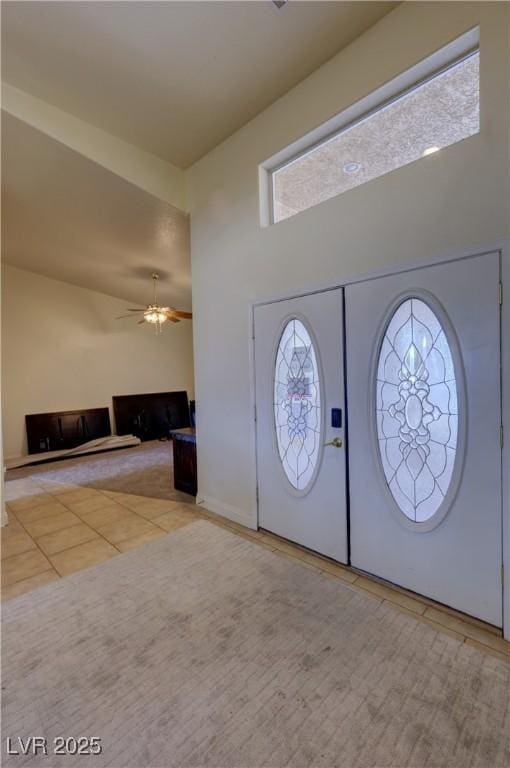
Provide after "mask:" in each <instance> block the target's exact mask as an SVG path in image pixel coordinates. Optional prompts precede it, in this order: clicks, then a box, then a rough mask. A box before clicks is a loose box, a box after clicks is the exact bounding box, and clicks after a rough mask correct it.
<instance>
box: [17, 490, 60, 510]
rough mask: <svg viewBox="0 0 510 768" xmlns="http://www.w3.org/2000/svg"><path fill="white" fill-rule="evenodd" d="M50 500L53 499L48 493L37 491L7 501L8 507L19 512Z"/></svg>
mask: <svg viewBox="0 0 510 768" xmlns="http://www.w3.org/2000/svg"><path fill="white" fill-rule="evenodd" d="M50 501H53V499H52V497H51V496H50V495H49V494H47V493H37V494H34V495H33V496H24V497H22V498H20V499H13V500H12V501H9V507H10V508H11V509H13V510H14V511H15V512H20V511H21V510H23V509H31V508H32V507H39V506H41V504H47V503H48V502H50Z"/></svg>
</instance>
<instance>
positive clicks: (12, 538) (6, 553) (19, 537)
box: [0, 525, 36, 560]
mask: <svg viewBox="0 0 510 768" xmlns="http://www.w3.org/2000/svg"><path fill="white" fill-rule="evenodd" d="M9 529H10V530H9ZM29 549H36V545H35V542H34V540H33V539H32V538H31V537H30V536H29V535H28V533H25V531H24V530H23V529H22V528H21V526H20V527H19V528H11V527H10V525H6V526H5V528H2V537H1V544H0V551H1V557H2V560H4V559H5V558H6V557H12V556H13V555H19V554H21V552H26V551H27V550H29Z"/></svg>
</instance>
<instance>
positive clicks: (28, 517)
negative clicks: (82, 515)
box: [15, 496, 67, 525]
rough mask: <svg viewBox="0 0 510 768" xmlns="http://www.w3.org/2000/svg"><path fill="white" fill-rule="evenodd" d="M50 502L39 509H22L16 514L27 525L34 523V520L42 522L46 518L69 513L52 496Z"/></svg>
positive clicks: (49, 497)
mask: <svg viewBox="0 0 510 768" xmlns="http://www.w3.org/2000/svg"><path fill="white" fill-rule="evenodd" d="M47 498H48V499H49V500H48V502H47V503H46V504H41V506H39V507H32V508H30V509H22V510H18V511H16V512H15V515H16V517H17V518H18V520H19V521H20V522H21V523H22V524H23V525H25V524H26V523H32V522H34V520H42V519H43V518H44V517H52V515H56V514H58V513H59V512H67V509H66V508H65V507H64V505H63V504H61V503H60V501H56V499H52V498H51V496H48V497H47Z"/></svg>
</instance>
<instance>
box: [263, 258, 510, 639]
mask: <svg viewBox="0 0 510 768" xmlns="http://www.w3.org/2000/svg"><path fill="white" fill-rule="evenodd" d="M498 289H499V256H498V255H497V254H489V255H485V256H480V257H474V258H471V259H465V260H461V261H456V262H450V263H447V264H440V265H435V266H432V267H427V268H423V269H416V270H413V271H409V272H405V273H401V274H398V275H392V276H389V277H384V278H379V279H374V280H370V281H365V282H360V283H357V284H353V285H350V286H347V287H346V288H345V289H335V290H331V291H325V292H321V293H316V294H311V295H308V296H303V297H300V298H295V299H290V300H286V301H280V302H275V303H271V304H266V305H261V306H257V307H256V309H255V374H256V404H257V477H258V493H259V525H260V527H262V528H264V529H266V530H269V531H272V532H274V533H277V534H279V535H280V536H283V537H285V538H287V539H289V540H291V541H294V542H296V543H299V544H302V545H304V546H306V547H308V548H309V549H311V550H314V551H316V552H319V553H321V554H324V555H327V556H329V557H332V558H334V559H335V560H337V561H339V562H342V563H351V564H352V565H353V566H354V567H355V568H358V569H360V570H362V571H366V572H368V573H371V574H374V575H376V576H378V577H381V578H383V579H386V580H388V581H390V582H393V583H395V584H398V585H401V586H403V587H406V588H408V589H410V590H413V591H415V592H417V593H420V594H423V595H426V596H428V597H431V598H433V599H435V600H438V601H440V602H442V603H445V604H447V605H449V606H452V607H454V608H457V609H458V610H461V611H464V612H466V613H469V614H471V615H473V616H476V617H478V618H481V619H483V620H485V621H488V622H490V623H492V624H494V625H497V626H501V624H502V587H501V549H502V529H501V525H502V516H501V444H500V424H501V410H500V405H501V392H500V326H499V324H500V307H499V300H498V292H499V291H498ZM344 323H345V327H344ZM347 418H348V434H347V430H346V425H347ZM347 478H348V481H347ZM348 498H349V505H348V504H347V499H348Z"/></svg>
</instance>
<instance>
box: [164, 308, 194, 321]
mask: <svg viewBox="0 0 510 768" xmlns="http://www.w3.org/2000/svg"><path fill="white" fill-rule="evenodd" d="M167 315H168V317H169V318H170V317H182V318H184V319H185V320H191V318H192V317H193V314H192V313H191V312H183V311H182V310H180V309H170V310H169V311H168V312H167Z"/></svg>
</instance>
